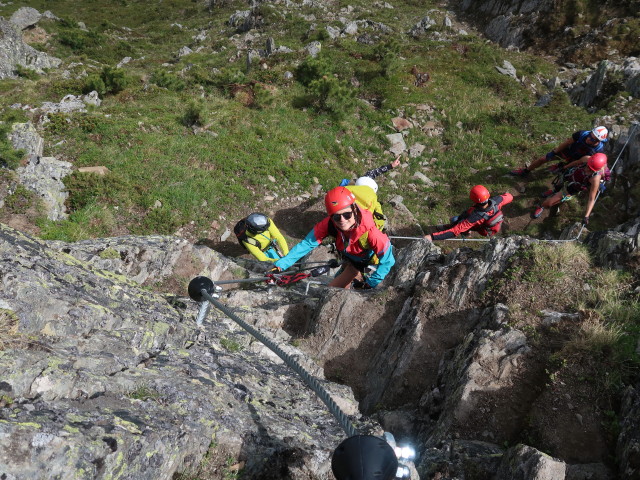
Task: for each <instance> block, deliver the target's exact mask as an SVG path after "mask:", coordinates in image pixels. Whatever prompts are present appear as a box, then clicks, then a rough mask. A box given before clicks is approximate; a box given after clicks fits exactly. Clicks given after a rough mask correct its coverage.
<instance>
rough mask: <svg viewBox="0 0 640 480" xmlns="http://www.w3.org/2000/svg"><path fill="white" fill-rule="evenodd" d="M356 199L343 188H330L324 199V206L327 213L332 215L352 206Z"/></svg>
mask: <svg viewBox="0 0 640 480" xmlns="http://www.w3.org/2000/svg"><path fill="white" fill-rule="evenodd" d="M355 201H356V197H355V195H354V194H353V193H351V192H350V191H349V190H347V189H346V188H344V187H336V188H332V189H331V190H329V191H328V192H327V195H326V196H325V197H324V206H325V207H327V213H328V214H329V215H333V214H334V213H336V212H337V211H339V210H342V209H343V208H346V207H349V206H351V205H353V204H354V203H355Z"/></svg>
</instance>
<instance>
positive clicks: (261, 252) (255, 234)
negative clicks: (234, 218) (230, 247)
mask: <svg viewBox="0 0 640 480" xmlns="http://www.w3.org/2000/svg"><path fill="white" fill-rule="evenodd" d="M233 233H235V234H236V237H237V238H238V241H239V242H240V245H242V246H243V247H244V248H246V249H247V250H248V252H249V253H250V254H251V255H253V256H254V257H255V258H257V259H258V260H260V261H261V262H275V261H276V260H278V259H280V258H281V257H284V256H285V255H286V254H288V253H289V246H288V245H287V241H286V240H285V238H284V237H283V236H282V234H281V233H280V230H278V227H276V225H275V223H273V221H272V220H271V219H270V218H269V217H267V216H266V215H263V214H262V213H252V214H251V215H249V216H248V217H246V218H243V219H242V220H240V221H239V222H238V223H237V224H236V226H235V227H234V228H233Z"/></svg>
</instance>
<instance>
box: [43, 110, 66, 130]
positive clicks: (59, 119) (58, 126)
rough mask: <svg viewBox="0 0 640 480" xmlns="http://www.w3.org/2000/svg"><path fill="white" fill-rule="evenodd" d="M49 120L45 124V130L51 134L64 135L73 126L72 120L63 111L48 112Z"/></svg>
mask: <svg viewBox="0 0 640 480" xmlns="http://www.w3.org/2000/svg"><path fill="white" fill-rule="evenodd" d="M47 118H48V119H49V121H48V122H47V123H46V124H45V127H44V128H45V130H46V131H47V132H48V133H50V134H51V135H62V134H63V133H65V132H66V131H67V130H69V128H70V127H71V121H70V120H69V118H68V117H67V115H65V114H64V113H62V112H54V113H49V114H47Z"/></svg>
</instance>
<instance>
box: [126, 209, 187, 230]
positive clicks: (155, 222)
mask: <svg viewBox="0 0 640 480" xmlns="http://www.w3.org/2000/svg"><path fill="white" fill-rule="evenodd" d="M180 224H181V221H180V217H179V215H178V214H176V213H175V212H173V211H172V210H171V209H169V208H168V207H166V206H163V207H160V208H155V209H153V210H151V211H149V212H148V213H147V215H146V216H145V217H144V218H143V219H142V222H141V225H140V228H139V229H135V230H137V231H136V233H137V234H140V235H148V234H152V233H158V234H160V235H172V234H173V233H175V231H176V230H177V229H178V227H179V226H180Z"/></svg>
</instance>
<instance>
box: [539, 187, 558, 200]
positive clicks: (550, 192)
mask: <svg viewBox="0 0 640 480" xmlns="http://www.w3.org/2000/svg"><path fill="white" fill-rule="evenodd" d="M554 193H555V191H554V190H553V188H550V189H549V190H546V191H544V192H542V193H541V194H540V196H541V197H542V198H547V197H550V196H551V195H553V194H554Z"/></svg>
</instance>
